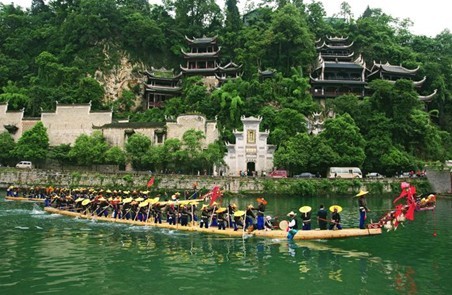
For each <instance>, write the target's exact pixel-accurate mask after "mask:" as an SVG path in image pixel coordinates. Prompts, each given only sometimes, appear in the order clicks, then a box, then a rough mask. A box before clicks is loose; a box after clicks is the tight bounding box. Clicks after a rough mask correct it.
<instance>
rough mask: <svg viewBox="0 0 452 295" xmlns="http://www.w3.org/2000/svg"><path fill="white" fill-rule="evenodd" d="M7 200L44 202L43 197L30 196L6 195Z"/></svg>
mask: <svg viewBox="0 0 452 295" xmlns="http://www.w3.org/2000/svg"><path fill="white" fill-rule="evenodd" d="M5 200H7V201H18V202H34V203H44V200H45V199H43V198H28V197H11V196H6V197H5Z"/></svg>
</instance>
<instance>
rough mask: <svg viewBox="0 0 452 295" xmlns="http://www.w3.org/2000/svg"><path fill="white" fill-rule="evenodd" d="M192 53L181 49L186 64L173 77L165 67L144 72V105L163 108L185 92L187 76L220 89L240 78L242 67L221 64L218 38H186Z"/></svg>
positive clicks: (212, 87)
mask: <svg viewBox="0 0 452 295" xmlns="http://www.w3.org/2000/svg"><path fill="white" fill-rule="evenodd" d="M185 40H186V41H187V45H188V48H189V50H188V51H185V50H184V49H181V52H182V55H183V57H184V60H185V65H180V70H181V72H180V73H179V74H174V72H173V71H172V70H166V69H165V68H161V69H155V68H153V67H152V69H151V71H145V72H144V74H145V76H146V77H145V82H144V96H143V106H144V108H146V109H149V108H155V107H161V106H163V104H164V102H165V101H166V100H168V99H171V98H172V97H175V96H178V95H180V94H181V91H182V79H183V77H186V76H195V75H197V76H202V77H203V83H204V85H206V86H207V88H208V89H214V88H216V87H219V86H221V85H222V84H223V83H225V82H226V81H228V80H230V79H236V78H238V77H240V76H241V74H242V73H241V70H242V65H237V64H235V63H234V62H232V61H230V62H229V63H227V64H225V65H221V61H220V52H221V47H220V46H219V45H218V40H217V37H216V36H215V37H205V36H204V37H202V38H193V39H190V38H188V37H185Z"/></svg>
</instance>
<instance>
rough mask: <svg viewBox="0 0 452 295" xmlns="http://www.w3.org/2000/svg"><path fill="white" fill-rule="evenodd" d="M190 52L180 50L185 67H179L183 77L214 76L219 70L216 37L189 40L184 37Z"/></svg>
mask: <svg viewBox="0 0 452 295" xmlns="http://www.w3.org/2000/svg"><path fill="white" fill-rule="evenodd" d="M185 40H186V41H187V44H188V46H189V47H190V51H189V52H186V51H184V50H183V49H181V52H182V54H183V55H184V59H185V60H186V66H182V65H181V66H180V69H181V70H182V72H183V73H184V74H185V75H202V76H215V73H216V72H218V70H219V56H220V51H221V47H219V46H218V44H217V37H216V36H215V37H213V38H210V37H205V36H204V37H202V38H193V39H190V38H188V37H187V36H185Z"/></svg>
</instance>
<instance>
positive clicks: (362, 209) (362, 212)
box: [356, 190, 370, 229]
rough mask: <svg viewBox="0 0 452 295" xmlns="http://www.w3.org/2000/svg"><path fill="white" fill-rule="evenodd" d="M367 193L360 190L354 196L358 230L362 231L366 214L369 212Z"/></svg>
mask: <svg viewBox="0 0 452 295" xmlns="http://www.w3.org/2000/svg"><path fill="white" fill-rule="evenodd" d="M368 193H369V192H366V191H363V190H360V191H359V193H358V194H357V195H356V196H357V197H358V206H359V228H360V229H364V228H365V227H364V222H365V220H366V217H367V216H366V215H367V212H369V211H370V210H369V208H368V207H367V202H366V197H365V195H367V194H368Z"/></svg>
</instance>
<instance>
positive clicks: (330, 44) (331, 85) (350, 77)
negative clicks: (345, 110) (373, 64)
mask: <svg viewBox="0 0 452 295" xmlns="http://www.w3.org/2000/svg"><path fill="white" fill-rule="evenodd" d="M320 42H321V40H318V41H317V44H320ZM352 46H353V42H349V41H348V38H343V37H327V38H326V40H324V41H323V43H322V44H320V45H317V46H316V49H317V52H318V54H319V55H318V58H317V65H316V67H315V68H314V70H313V71H312V72H311V74H310V78H311V79H310V83H311V85H312V88H311V94H312V96H313V97H314V98H317V99H320V100H321V102H322V101H323V102H324V100H325V99H327V98H335V97H338V96H341V95H346V94H354V95H357V96H358V97H364V95H365V86H366V85H367V82H366V63H365V61H364V59H363V58H362V57H361V55H359V56H358V57H357V58H356V59H354V52H353V51H352Z"/></svg>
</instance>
